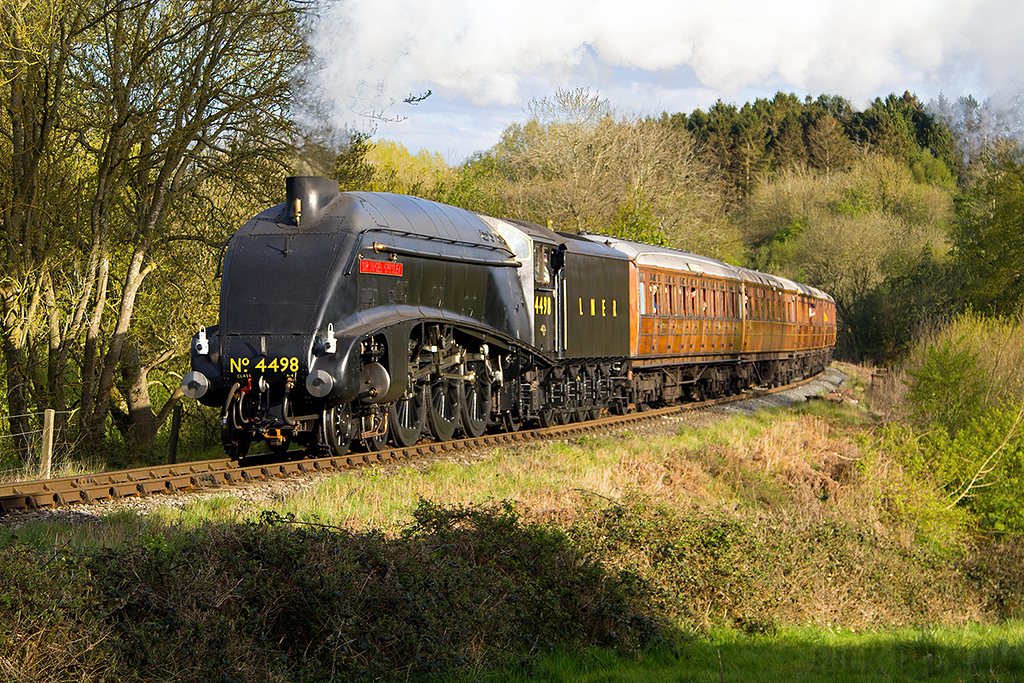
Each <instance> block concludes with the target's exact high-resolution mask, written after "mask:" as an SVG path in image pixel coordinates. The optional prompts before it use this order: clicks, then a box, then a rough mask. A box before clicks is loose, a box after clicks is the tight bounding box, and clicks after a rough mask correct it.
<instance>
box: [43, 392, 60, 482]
mask: <svg viewBox="0 0 1024 683" xmlns="http://www.w3.org/2000/svg"><path fill="white" fill-rule="evenodd" d="M55 415H56V412H54V411H53V410H51V409H49V408H47V409H46V410H45V411H44V412H43V447H42V454H41V457H40V459H39V478H40V479H49V478H50V460H51V458H52V457H53V422H54V416H55Z"/></svg>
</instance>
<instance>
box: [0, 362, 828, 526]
mask: <svg viewBox="0 0 1024 683" xmlns="http://www.w3.org/2000/svg"><path fill="white" fill-rule="evenodd" d="M820 376H821V375H818V376H815V377H811V378H808V379H805V380H801V381H800V382H796V383H793V384H789V385H786V386H783V387H777V388H773V389H766V390H761V391H756V392H748V393H745V394H738V395H735V396H727V397H724V398H718V399H711V400H707V401H700V402H695V403H686V404H682V405H675V406H671V407H668V408H660V409H656V410H648V411H644V412H639V413H629V414H627V415H615V416H609V417H602V418H600V419H597V420H589V421H587V422H577V423H572V424H568V425H560V426H555V427H547V428H538V429H524V430H522V431H518V432H502V433H497V434H488V435H484V436H481V437H477V438H468V439H453V440H451V441H444V442H426V443H421V444H417V445H415V446H412V447H409V448H393V449H389V450H382V451H374V452H369V453H349V454H348V455H346V456H344V457H337V456H328V457H321V458H304V459H298V460H285V461H281V460H280V458H281V457H282V456H281V455H279V454H269V453H268V454H264V455H256V456H248V457H246V458H245V459H244V460H243V461H242V462H240V463H238V462H233V461H231V460H229V459H227V458H223V459H220V460H203V461H197V462H188V463H182V464H175V465H159V466H155V467H141V468H136V469H130V470H120V471H116V472H102V473H97V474H83V475H79V476H75V477H63V478H58V479H40V480H37V481H23V482H15V483H0V515H4V514H7V513H10V512H13V511H19V510H36V509H41V508H58V507H68V506H73V505H75V504H79V503H96V502H103V501H108V500H115V499H119V498H127V497H133V496H150V495H155V494H162V493H178V492H183V491H199V490H203V489H210V488H218V487H224V486H233V485H242V484H251V483H255V482H268V481H272V480H274V479H278V478H286V477H292V476H301V475H303V474H306V473H312V472H326V471H331V470H343V469H349V468H353V467H360V466H366V465H374V464H378V463H388V462H395V461H402V460H414V459H416V458H422V457H433V456H437V455H438V454H448V453H452V454H454V453H457V452H459V451H466V450H476V449H480V448H488V447H493V446H501V445H507V444H515V443H524V442H529V441H548V440H554V439H560V438H565V437H571V436H577V435H581V434H588V433H593V432H601V431H605V430H607V429H609V428H618V427H623V426H629V425H630V424H634V423H637V422H643V421H647V420H653V419H656V418H659V417H664V416H667V415H672V414H677V413H680V412H683V411H691V410H701V409H705V408H710V407H713V406H717V405H722V404H726V403H733V402H737V401H745V400H748V399H751V398H756V397H759V396H766V395H769V394H774V393H779V392H783V391H789V390H792V389H794V388H797V387H800V386H803V385H805V384H808V383H810V382H812V381H814V380H815V379H817V378H818V377H820ZM296 453H299V452H298V451H296Z"/></svg>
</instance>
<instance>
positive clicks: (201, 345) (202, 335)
mask: <svg viewBox="0 0 1024 683" xmlns="http://www.w3.org/2000/svg"><path fill="white" fill-rule="evenodd" d="M196 353H198V354H199V355H200V356H205V355H207V354H209V353H210V339H209V338H208V337H207V336H206V328H205V327H200V328H199V334H197V335H196Z"/></svg>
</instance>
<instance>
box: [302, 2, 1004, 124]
mask: <svg viewBox="0 0 1024 683" xmlns="http://www.w3.org/2000/svg"><path fill="white" fill-rule="evenodd" d="M1022 29H1024V3H1020V2H1019V0H861V2H858V3H853V2H849V0H780V1H778V2H774V3H765V2H763V0H732V1H731V2H727V3H714V2H707V0H701V1H697V0H673V1H667V0H631V1H630V2H624V1H623V0H616V1H612V0H597V1H595V0H520V1H519V2H517V3H508V2H500V3H499V2H495V1H494V0H429V1H426V2H424V1H423V0H416V1H415V2H414V1H412V0H338V1H337V2H335V3H334V4H332V5H330V6H329V8H328V9H327V10H326V12H325V15H324V18H323V20H322V22H321V24H320V26H319V29H318V31H317V33H316V36H315V39H314V47H315V48H316V50H317V53H318V54H319V56H320V58H321V60H322V63H323V64H324V69H323V70H322V71H321V72H320V78H319V81H318V85H319V87H320V89H321V92H322V93H323V94H324V95H325V97H326V99H327V101H328V102H329V103H330V105H331V107H332V110H333V111H334V113H335V116H336V120H337V122H339V123H349V124H356V125H358V124H360V123H361V122H362V118H361V116H360V114H361V113H363V112H366V111H369V110H374V111H382V110H388V111H391V107H392V105H393V104H394V103H395V102H401V100H402V99H404V98H405V97H407V96H408V95H410V94H414V93H418V92H423V91H425V90H427V89H431V90H433V92H434V93H435V98H434V100H433V101H434V102H436V101H438V100H443V101H445V102H466V103H469V104H470V105H474V106H477V107H484V106H492V105H498V106H501V107H517V108H519V107H521V106H522V105H523V103H524V101H525V100H528V99H529V98H530V97H531V96H533V95H534V94H540V95H545V94H550V92H551V91H553V90H554V88H556V87H559V86H566V85H573V84H575V85H587V86H590V87H592V88H602V87H604V86H608V88H605V90H607V89H623V90H628V89H629V88H630V85H629V84H628V83H622V82H620V80H619V79H621V78H622V77H623V76H628V75H629V73H630V70H637V71H639V72H640V74H639V75H640V76H642V77H641V78H637V80H638V81H645V82H650V81H651V80H652V78H653V77H654V75H656V74H663V75H664V74H670V75H671V74H678V73H684V74H688V75H692V77H695V78H696V79H697V81H699V83H692V82H688V83H681V84H677V86H676V88H677V89H679V90H683V89H689V90H691V91H693V90H694V89H696V90H699V91H700V92H714V93H718V94H719V95H720V96H722V97H724V98H730V97H732V96H734V95H736V94H738V93H741V92H743V91H745V90H746V89H750V88H767V89H770V90H772V91H774V90H776V89H784V90H798V91H805V92H812V93H822V92H827V93H836V94H841V95H844V96H846V97H848V98H850V99H851V100H853V101H854V102H863V101H867V100H868V99H870V98H871V97H873V96H875V95H877V94H885V93H887V92H893V91H895V92H902V90H904V89H911V90H913V89H914V88H915V87H918V86H923V87H930V88H931V89H932V90H934V91H935V92H937V91H938V90H939V89H943V88H947V92H950V90H953V91H954V92H952V93H951V94H954V95H955V94H959V93H958V92H955V89H956V88H963V87H965V86H966V87H973V92H974V93H975V94H978V95H982V96H984V95H985V94H987V92H992V91H995V90H1000V89H1015V90H1020V89H1021V84H1020V82H1019V77H1020V75H1021V73H1020V70H1021V64H1022V63H1024V48H1022V47H1021V45H1022V41H1021V40H1020V34H1021V32H1022ZM643 72H651V73H643ZM613 75H614V77H615V79H616V80H615V81H614V82H604V83H601V82H598V83H594V82H591V81H593V80H598V81H602V80H604V79H610V78H612V76H613ZM634 75H637V74H636V73H635V72H634ZM977 78H982V79H984V80H983V82H976V81H975V80H974V79H977ZM581 81H583V82H581ZM538 83H539V84H541V85H540V86H539V87H540V89H539V90H538V89H537V88H538V85H537V84H538ZM662 87H663V88H664V89H665V90H666V91H671V90H672V89H673V85H672V84H670V83H666V84H662ZM981 90H984V91H986V92H980V91H981ZM603 94H604V93H603ZM667 99H668V98H667ZM617 103H618V102H617ZM624 104H627V105H628V103H624ZM434 107H435V110H436V109H438V107H437V106H436V105H434ZM423 108H424V109H426V108H427V105H426V104H424V107H423ZM440 108H441V109H444V108H445V107H444V106H442V107H440ZM420 111H422V110H420Z"/></svg>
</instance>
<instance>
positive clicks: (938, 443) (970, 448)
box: [907, 313, 1024, 532]
mask: <svg viewBox="0 0 1024 683" xmlns="http://www.w3.org/2000/svg"><path fill="white" fill-rule="evenodd" d="M907 375H908V379H907V384H908V386H909V392H908V394H907V404H908V407H909V412H910V416H911V417H912V419H913V421H914V423H915V424H916V427H917V428H918V429H919V430H920V431H921V433H922V434H923V436H922V438H921V440H920V448H921V465H922V467H921V472H922V474H926V475H928V476H931V477H933V478H934V479H935V481H936V482H937V484H938V485H939V486H940V487H941V488H942V489H943V490H944V491H945V493H946V496H947V499H948V502H947V505H948V506H950V507H952V506H961V507H963V508H965V509H967V510H969V511H970V512H971V513H972V514H974V515H975V516H976V517H977V520H978V522H979V523H980V525H981V526H982V528H983V529H984V530H986V531H989V532H1006V531H1011V532H1024V329H1022V328H1021V325H1020V322H1019V321H1018V320H1014V319H1005V318H988V317H982V316H979V315H976V314H972V313H967V314H964V315H962V316H960V317H959V318H957V319H956V320H955V321H954V322H953V323H951V324H950V325H948V326H946V327H945V328H943V329H941V330H940V331H938V332H936V333H935V334H934V335H932V337H931V338H928V339H925V340H923V341H922V342H921V343H920V344H919V345H918V348H917V349H915V352H914V354H913V356H912V358H911V360H910V362H909V364H908V368H907Z"/></svg>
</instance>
